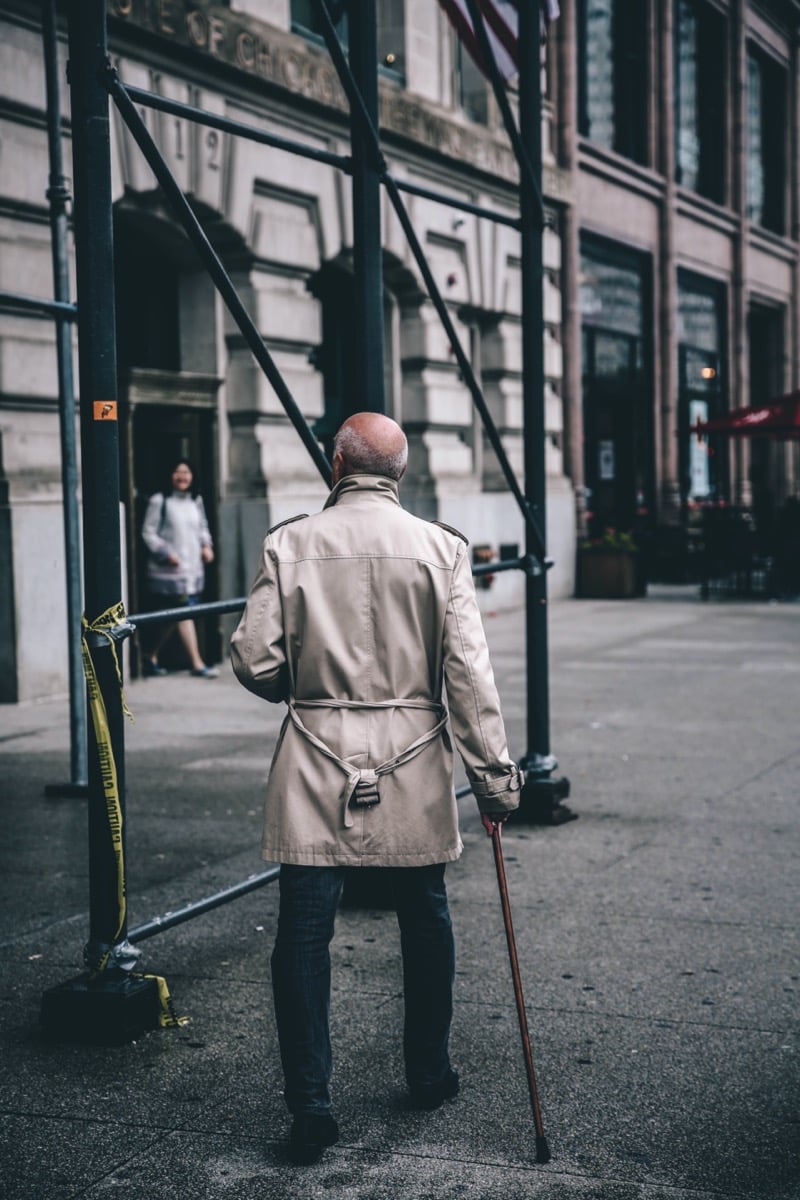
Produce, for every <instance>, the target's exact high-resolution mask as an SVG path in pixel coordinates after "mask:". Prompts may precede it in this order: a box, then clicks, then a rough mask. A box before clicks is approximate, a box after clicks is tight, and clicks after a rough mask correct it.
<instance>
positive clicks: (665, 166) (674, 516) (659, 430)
mask: <svg viewBox="0 0 800 1200" xmlns="http://www.w3.org/2000/svg"><path fill="white" fill-rule="evenodd" d="M659 7H660V18H661V19H660V25H659V28H658V30H657V31H656V38H657V39H659V40H660V45H659V46H658V51H659V53H658V54H657V61H658V63H659V68H660V73H659V76H658V96H657V99H658V105H659V110H660V114H661V120H660V121H659V123H658V129H659V141H658V147H657V150H658V160H659V161H658V167H659V170H660V171H661V173H662V174H663V176H664V195H663V200H662V203H661V212H660V229H659V234H660V240H659V272H658V275H659V280H658V295H657V297H656V298H655V299H656V303H657V305H658V310H659V316H658V339H659V343H660V344H659V346H658V351H659V353H658V355H657V360H656V361H657V362H658V367H657V369H656V372H655V384H656V414H654V415H655V428H654V433H655V454H656V489H657V493H658V494H659V495H660V500H661V504H660V508H661V512H660V516H661V520H662V522H663V523H666V524H671V525H674V524H676V523H677V522H678V520H679V518H680V506H681V486H680V479H679V470H680V465H679V464H680V456H679V447H678V439H677V437H676V431H677V429H678V428H679V420H678V390H679V380H678V328H677V325H678V277H677V269H676V265H675V193H676V186H675V53H674V46H675V26H674V11H675V6H674V4H673V2H672V0H661V3H660V6H659Z"/></svg>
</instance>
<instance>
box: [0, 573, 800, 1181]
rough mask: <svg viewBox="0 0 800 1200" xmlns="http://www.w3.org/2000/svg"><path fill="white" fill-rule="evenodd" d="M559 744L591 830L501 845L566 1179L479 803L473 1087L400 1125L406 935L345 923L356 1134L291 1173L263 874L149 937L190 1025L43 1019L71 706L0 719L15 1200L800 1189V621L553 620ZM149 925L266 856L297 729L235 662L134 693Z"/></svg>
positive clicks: (384, 918)
mask: <svg viewBox="0 0 800 1200" xmlns="http://www.w3.org/2000/svg"><path fill="white" fill-rule="evenodd" d="M486 625H487V629H488V632H489V637H490V642H491V646H492V653H493V662H494V665H495V671H496V674H497V678H498V683H499V686H500V689H501V692H502V695H503V699H504V704H505V710H506V714H507V721H508V726H509V733H510V739H511V744H512V752H514V753H520V752H522V751H523V750H524V749H525V700H524V686H525V666H524V635H523V617H522V614H521V613H520V612H513V613H506V614H501V615H497V616H488V617H487V618H486ZM550 642H551V647H550V649H551V729H552V743H553V745H552V748H553V752H554V753H555V754H556V755H557V756H558V758H559V760H560V764H561V771H562V772H563V773H564V774H565V775H567V776H568V777H569V779H570V780H571V783H572V797H571V799H570V801H569V803H570V805H571V806H572V807H573V808H574V809H575V810H576V811H577V812H578V813H579V814H580V819H579V820H578V821H574V822H572V823H570V824H568V825H564V826H561V827H558V828H555V829H541V828H532V827H525V826H522V825H519V824H517V825H512V826H509V827H508V829H507V831H506V834H505V836H504V843H505V852H506V864H507V871H508V876H509V890H510V895H511V904H512V909H513V912H514V919H515V927H516V932H517V941H518V948H519V955H520V964H521V971H522V981H523V986H524V988H525V994H526V1000H527V1007H528V1014H529V1023H530V1028H531V1036H532V1040H533V1048H534V1061H535V1063H536V1067H537V1074H538V1079H539V1086H540V1092H541V1098H542V1109H543V1115H544V1123H545V1129H546V1132H547V1136H548V1140H549V1143H550V1148H551V1151H552V1161H551V1162H550V1163H549V1164H548V1165H547V1166H537V1164H536V1163H535V1161H534V1145H533V1127H532V1121H531V1115H530V1107H529V1102H528V1096H527V1087H526V1082H525V1073H524V1067H523V1060H522V1055H521V1051H520V1043H519V1032H518V1027H517V1022H516V1012H515V1008H514V997H513V991H512V987H511V981H510V975H509V969H508V961H507V956H506V948H505V940H504V934H503V927H502V920H501V915H500V906H499V903H498V898H497V886H496V880H495V875H494V866H493V861H492V853H491V846H490V843H489V841H488V839H487V838H486V836H485V834H484V832H483V830H482V828H481V826H480V823H479V821H478V818H477V814H476V811H475V809H474V805H473V803H472V802H471V801H469V800H467V801H464V802H462V805H461V810H462V814H463V821H462V825H463V835H464V841H465V846H466V849H465V853H464V856H463V858H462V859H461V860H460V861H459V862H458V863H457V864H454V865H453V866H452V867H451V868H449V870H448V881H449V890H450V895H451V900H452V909H453V918H454V923H455V928H456V937H457V951H458V964H457V966H458V980H457V1002H456V1014H455V1021H454V1029H453V1039H452V1054H453V1060H454V1062H455V1063H456V1064H457V1065H458V1067H459V1070H460V1072H461V1077H462V1083H463V1090H462V1094H461V1096H460V1097H459V1098H458V1100H457V1101H455V1102H454V1103H452V1104H447V1105H445V1107H444V1108H443V1109H441V1110H440V1111H438V1112H436V1113H433V1114H419V1113H413V1112H410V1111H408V1110H407V1109H406V1108H405V1104H404V1092H403V1086H402V1084H403V1075H402V1065H401V1053H400V1044H399V1036H398V1030H399V1027H400V1021H401V996H400V993H401V975H400V961H399V946H398V939H397V935H396V927H395V921H394V917H393V915H392V914H391V913H389V912H386V911H383V910H380V909H377V910H363V909H343V910H342V911H341V913H340V916H339V921H338V926H337V936H336V939H335V942H334V947H333V960H334V965H333V971H334V974H333V978H334V997H333V1036H334V1056H335V1076H334V1088H335V1105H336V1112H337V1115H338V1117H339V1121H340V1124H341V1127H342V1142H341V1144H340V1145H339V1146H337V1147H335V1148H333V1149H332V1150H331V1151H329V1152H328V1153H327V1154H326V1156H325V1158H324V1160H323V1161H322V1163H320V1164H319V1165H317V1166H315V1167H311V1168H304V1169H294V1168H291V1167H289V1166H288V1164H287V1163H286V1160H285V1157H284V1143H283V1139H284V1137H285V1133H286V1130H287V1127H288V1122H287V1118H286V1114H285V1110H284V1106H283V1101H282V1097H281V1094H280V1090H281V1079H280V1070H279V1064H278V1056H277V1047H276V1038H275V1032H274V1026H273V1020H272V1013H271V1000H270V994H269V951H270V948H271V941H272V933H273V929H274V923H275V913H276V901H277V894H276V889H275V887H274V885H269V886H267V887H265V888H262V889H261V890H259V891H257V892H254V893H252V894H250V895H248V896H246V897H244V898H242V899H240V900H237V901H235V902H234V903H232V904H228V905H226V906H225V907H223V908H220V909H218V910H216V911H214V912H211V913H208V914H206V915H204V916H201V917H199V918H197V919H195V920H193V921H191V922H189V923H187V924H185V925H182V926H180V927H178V928H176V929H174V930H171V931H168V932H164V933H162V934H160V935H159V936H158V937H156V938H154V939H152V940H150V941H147V942H144V943H143V944H142V948H143V950H144V951H145V961H144V968H145V969H146V970H149V971H153V972H156V973H158V974H163V975H164V976H165V977H166V978H167V981H168V983H169V985H170V988H171V990H172V994H173V998H174V1000H175V1003H176V1007H177V1008H178V1010H179V1011H181V1012H184V1013H187V1014H189V1015H190V1017H191V1023H190V1024H189V1025H188V1026H186V1027H184V1028H182V1029H176V1030H166V1031H163V1032H159V1033H151V1034H148V1035H146V1036H144V1037H142V1038H141V1039H140V1040H139V1041H138V1042H136V1043H135V1044H132V1045H127V1046H122V1047H118V1048H113V1049H111V1048H103V1047H85V1046H80V1045H59V1044H48V1043H47V1042H45V1041H44V1040H43V1039H42V1037H41V1035H40V1033H39V1031H38V1024H37V1023H38V1010H39V1003H40V999H41V995H42V992H43V991H44V990H45V989H46V988H48V987H50V986H51V985H53V984H56V983H59V982H61V981H63V980H66V979H68V978H69V977H71V976H72V975H74V974H76V973H77V971H78V970H79V969H80V962H81V951H82V946H83V942H84V941H85V938H86V935H87V916H86V907H87V860H86V836H85V815H84V807H83V805H82V804H81V802H79V801H75V800H54V799H46V798H45V797H44V794H43V789H44V786H45V784H48V783H55V782H59V781H61V780H64V779H65V778H66V775H67V773H68V761H69V759H68V753H67V729H68V723H67V708H66V703H65V702H51V703H43V704H39V705H26V706H18V707H12V708H3V709H0V779H1V780H2V783H0V788H1V789H2V793H3V815H4V822H5V830H4V837H3V839H2V851H1V852H0V866H1V867H2V874H1V875H0V954H1V955H2V963H3V968H4V970H3V985H2V992H1V997H2V1009H1V1010H0V1045H1V1046H2V1061H3V1080H2V1094H1V1095H0V1113H2V1117H3V1137H2V1163H1V1164H0V1166H2V1171H0V1195H2V1196H7V1197H8V1198H9V1200H55V1198H58V1200H67V1198H71V1197H79V1196H80V1197H101V1196H108V1195H114V1196H124V1197H130V1198H132V1200H144V1198H145V1197H146V1198H147V1200H159V1198H161V1197H165V1198H166V1197H173V1196H174V1197H178V1198H179V1200H194V1198H198V1200H200V1198H203V1200H216V1198H220V1200H228V1198H231V1200H233V1198H235V1200H250V1198H251V1197H252V1198H255V1197H268V1198H278V1197H280V1198H286V1197H298V1198H300V1197H302V1198H303V1200H315V1198H317V1197H343V1198H344V1197H347V1198H350V1197H353V1198H359V1200H381V1198H383V1197H386V1198H389V1197H391V1198H392V1200H395V1198H398V1197H402V1198H405V1197H408V1198H413V1200H418V1198H419V1200H422V1198H425V1200H428V1198H431V1200H434V1198H435V1200H444V1198H445V1197H447V1198H448V1200H449V1198H451V1197H452V1198H456V1197H457V1198H458V1200H495V1198H497V1200H500V1198H501V1197H502V1198H504V1200H517V1198H520V1200H521V1198H522V1197H541V1198H544V1200H589V1198H592V1200H597V1198H600V1200H634V1198H635V1200H683V1198H688V1197H691V1198H692V1200H702V1198H706V1197H709V1198H710V1197H715V1198H717V1200H719V1198H720V1197H724V1198H726V1200H740V1198H741V1200H744V1198H748V1200H789V1198H790V1197H797V1196H800V1172H799V1171H798V1159H799V1158H800V1154H799V1152H798V1114H797V1108H796V1101H797V1084H798V1075H799V1074H800V1072H798V1058H797V996H798V989H799V988H800V983H798V975H799V974H800V964H799V963H798V954H797V886H796V885H797V878H798V872H797V866H798V846H799V843H798V824H800V816H799V814H798V804H797V800H798V793H799V792H800V738H798V720H797V711H798V688H799V687H800V654H799V653H798V651H799V650H800V606H798V605H796V604H766V603H765V604H745V603H732V602H729V603H717V604H714V603H709V604H702V603H700V602H699V601H698V600H697V599H696V595H695V593H694V591H693V590H691V589H659V590H658V591H651V594H650V595H649V596H648V598H647V599H643V600H634V601H623V602H620V601H616V602H601V601H558V602H556V603H554V604H553V606H552V611H551V622H550ZM128 700H129V703H130V705H131V708H132V709H133V711H134V713H135V715H136V723H135V724H134V725H129V726H128V727H127V729H126V746H127V756H126V761H127V774H128V886H129V910H130V918H129V919H130V925H131V927H135V926H136V925H139V924H142V923H143V922H145V921H147V920H149V919H150V918H151V917H153V916H155V915H157V914H159V913H162V912H164V911H165V910H167V909H175V908H177V907H179V906H180V905H181V904H183V903H185V902H187V901H190V900H195V899H199V898H200V897H202V896H204V895H207V894H209V893H210V892H213V891H215V890H217V889H218V888H220V887H223V886H226V885H228V884H231V883H234V882H236V881H238V880H240V879H243V878H244V877H246V876H247V875H249V874H252V873H253V872H257V871H259V870H261V869H262V864H261V863H260V861H259V859H258V854H257V846H258V838H259V832H260V807H261V793H262V790H263V781H264V777H265V775H266V770H267V764H268V760H269V755H270V753H271V748H272V744H273V741H274V735H275V731H276V729H277V726H278V723H279V720H280V716H281V713H280V711H279V710H276V709H272V708H270V707H268V706H266V705H263V704H260V703H259V702H258V701H257V700H256V699H255V698H254V697H252V696H250V695H248V694H247V693H246V692H245V691H244V690H243V689H242V688H240V687H239V686H238V684H237V683H236V682H235V680H234V679H233V678H232V677H231V676H229V674H228V672H227V671H226V670H225V671H223V675H222V678H220V679H219V680H216V681H206V680H196V679H191V678H189V677H188V676H187V675H176V676H171V677H169V678H166V679H157V680H149V681H147V682H139V683H135V684H132V685H131V686H130V687H129V688H128Z"/></svg>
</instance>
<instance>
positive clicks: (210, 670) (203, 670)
mask: <svg viewBox="0 0 800 1200" xmlns="http://www.w3.org/2000/svg"><path fill="white" fill-rule="evenodd" d="M192 674H193V675H195V676H196V677H197V678H198V679H216V678H217V676H218V675H219V671H218V670H217V668H216V667H195V668H194V670H193V671H192Z"/></svg>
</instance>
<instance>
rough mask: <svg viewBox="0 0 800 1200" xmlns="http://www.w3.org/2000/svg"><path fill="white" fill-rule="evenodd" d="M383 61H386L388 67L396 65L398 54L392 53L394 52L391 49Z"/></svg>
mask: <svg viewBox="0 0 800 1200" xmlns="http://www.w3.org/2000/svg"><path fill="white" fill-rule="evenodd" d="M383 61H384V63H385V65H386V66H387V67H393V66H394V64H395V63H396V62H397V55H396V54H392V52H391V51H390V52H389V53H388V54H387V55H386V58H385V59H384V60H383Z"/></svg>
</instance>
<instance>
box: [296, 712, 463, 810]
mask: <svg viewBox="0 0 800 1200" xmlns="http://www.w3.org/2000/svg"><path fill="white" fill-rule="evenodd" d="M298 708H354V709H364V708H372V709H382V708H421V709H424V710H425V711H426V712H435V713H438V714H439V720H438V721H437V723H436V724H435V725H434V726H433V728H432V729H429V730H427V732H426V733H423V734H422V735H421V736H420V737H418V738H417V739H416V740H415V741H413V742H412V743H411V745H410V746H406V748H405V749H404V750H401V751H400V752H399V754H395V755H393V756H392V758H387V759H386V760H385V762H382V763H379V764H378V766H377V767H354V766H353V764H352V763H350V762H348V761H347V759H345V758H340V757H339V755H338V754H335V753H334V751H333V750H331V748H330V746H326V745H325V743H324V742H323V741H322V740H321V738H318V737H317V736H316V735H315V734H313V733H312V732H311V730H310V729H307V728H306V727H305V725H304V724H303V722H302V720H301V719H300V715H299V713H298V711H297V710H298ZM289 717H290V719H291V722H292V724H293V725H294V727H295V729H296V730H297V731H298V733H300V734H302V736H303V737H304V738H305V739H306V741H308V742H310V743H311V745H312V746H314V747H316V749H317V750H319V751H320V753H321V754H324V755H325V756H326V758H329V759H330V760H331V761H332V762H335V763H336V765H337V767H340V768H341V770H342V771H344V773H345V775H346V776H347V782H346V783H345V785H344V789H343V790H342V793H341V795H340V797H339V800H340V802H341V805H342V819H343V822H344V827H345V829H350V828H351V827H352V825H353V817H352V815H351V812H350V801H351V799H352V797H353V793H354V792H355V790H356V788H357V787H358V786H359V784H365V785H366V786H367V787H370V786H371V788H372V790H373V791H374V794H375V799H374V801H371V802H370V801H367V805H369V804H370V803H372V804H377V803H378V780H379V779H380V777H381V775H389V774H391V772H392V771H394V770H395V768H396V767H400V766H402V765H403V763H407V762H410V761H411V759H412V758H416V757H417V755H418V754H419V753H420V752H421V751H422V750H424V749H425V747H426V746H429V745H430V743H431V742H432V741H434V739H435V738H437V737H438V736H439V734H440V733H441V732H442V730H443V729H444V727H445V725H446V724H447V710H446V709H445V707H444V705H443V704H437V703H436V702H435V701H433V700H294V699H291V700H290V701H289Z"/></svg>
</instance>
